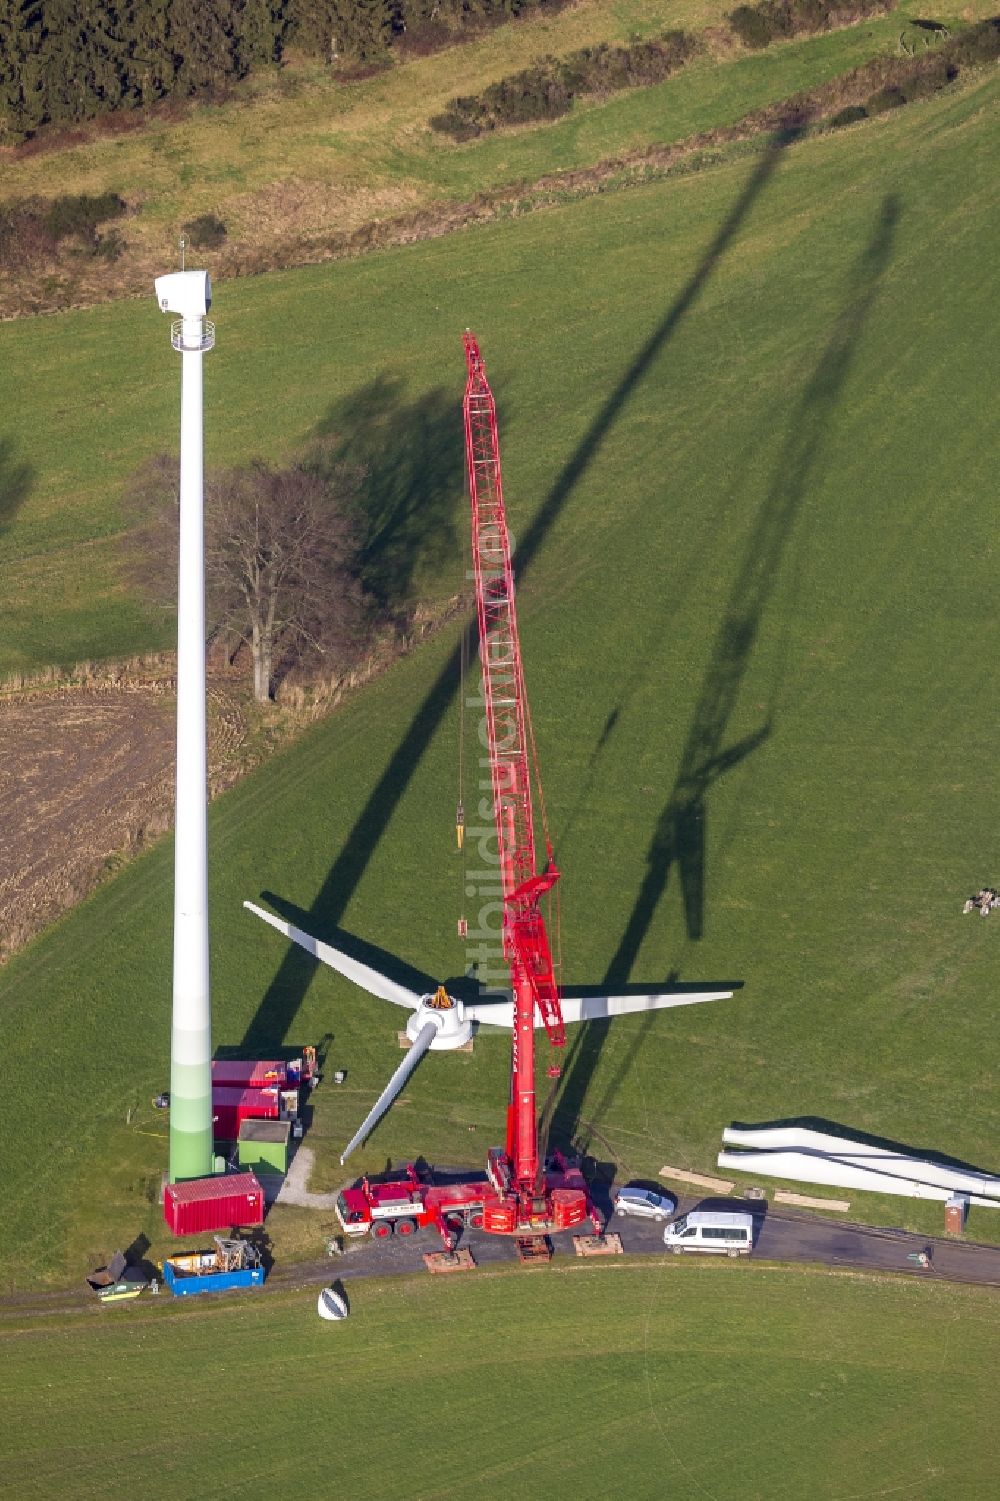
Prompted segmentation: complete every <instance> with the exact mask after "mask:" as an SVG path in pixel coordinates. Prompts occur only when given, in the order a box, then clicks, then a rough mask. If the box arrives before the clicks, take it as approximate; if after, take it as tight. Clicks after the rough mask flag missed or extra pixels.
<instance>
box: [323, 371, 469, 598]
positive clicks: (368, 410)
mask: <svg viewBox="0 0 1000 1501" xmlns="http://www.w3.org/2000/svg"><path fill="white" fill-rule="evenodd" d="M317 436H318V438H319V439H320V440H321V444H320V446H319V448H318V450H317V453H316V456H315V459H314V462H316V463H318V464H319V465H320V466H322V465H323V464H326V463H330V464H332V465H334V466H341V465H344V466H347V467H348V468H350V469H353V470H355V471H357V472H358V473H359V474H360V475H361V476H362V478H361V481H360V485H359V489H358V493H357V496H356V500H355V511H356V515H357V517H358V520H359V523H360V526H361V529H362V541H361V549H360V574H361V581H362V583H363V584H364V587H365V589H366V591H367V592H368V593H369V594H370V595H371V596H372V597H373V598H374V599H375V600H376V601H377V602H378V604H379V606H380V607H381V608H382V609H383V610H389V611H394V610H398V609H401V608H403V607H405V606H406V605H407V604H409V603H410V602H411V600H412V595H413V589H414V583H415V576H416V575H418V574H419V572H420V571H421V570H422V569H424V568H431V567H440V566H442V565H445V564H454V562H455V560H456V558H457V555H458V553H457V535H456V523H457V520H458V511H459V506H460V501H461V495H462V485H463V469H462V421H461V412H460V411H458V410H457V409H456V404H455V400H454V394H453V393H452V392H449V391H446V390H445V389H444V388H443V387H441V386H437V387H435V388H434V389H433V390H431V391H427V392H425V393H423V394H422V395H419V396H416V397H414V398H412V399H408V397H407V393H406V386H405V382H404V381H403V380H402V378H401V377H399V376H395V375H387V374H383V375H378V376H376V378H375V379H374V380H373V381H370V382H369V384H368V385H366V386H362V387H361V388H360V389H359V390H357V391H353V392H351V394H350V395H348V396H345V397H343V398H341V399H340V400H338V401H335V402H334V403H333V404H332V405H331V407H330V408H329V410H328V412H327V413H326V415H325V417H324V418H323V419H322V421H321V422H320V424H319V426H318V428H317Z"/></svg>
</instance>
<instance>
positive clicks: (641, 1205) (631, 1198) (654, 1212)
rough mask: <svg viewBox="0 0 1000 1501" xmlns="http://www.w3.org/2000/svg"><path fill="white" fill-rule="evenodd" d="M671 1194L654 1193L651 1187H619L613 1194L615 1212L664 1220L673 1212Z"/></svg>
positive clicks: (674, 1206)
mask: <svg viewBox="0 0 1000 1501" xmlns="http://www.w3.org/2000/svg"><path fill="white" fill-rule="evenodd" d="M676 1208H677V1200H676V1199H675V1198H674V1196H673V1194H668V1193H654V1192H653V1190H652V1189H651V1188H620V1189H619V1190H618V1192H617V1193H616V1194H615V1214H634V1215H637V1216H640V1217H641V1218H642V1219H647V1220H665V1219H667V1218H668V1217H669V1216H670V1215H672V1214H673V1213H674V1211H675V1210H676Z"/></svg>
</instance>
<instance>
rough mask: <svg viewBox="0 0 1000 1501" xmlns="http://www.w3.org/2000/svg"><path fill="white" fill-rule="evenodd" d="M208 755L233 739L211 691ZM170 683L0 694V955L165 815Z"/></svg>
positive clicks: (229, 749) (220, 752)
mask: <svg viewBox="0 0 1000 1501" xmlns="http://www.w3.org/2000/svg"><path fill="white" fill-rule="evenodd" d="M214 699H215V702H214V709H215V712H214V714H212V715H211V716H210V717H211V718H212V720H213V721H214V723H213V730H212V733H211V741H212V745H211V750H210V763H211V765H212V766H213V768H217V767H218V766H219V765H220V764H221V763H222V762H224V761H225V760H226V759H227V758H229V757H231V755H232V753H233V749H234V745H235V744H236V743H238V741H239V740H240V739H241V738H242V730H243V727H242V720H241V718H240V715H239V713H238V710H237V709H236V708H235V706H234V705H232V704H230V703H228V702H224V701H223V700H222V699H221V697H220V695H218V694H216V695H214ZM173 734H174V696H173V691H172V688H171V686H170V685H166V686H164V685H162V684H156V685H150V686H146V687H137V688H130V689H114V688H102V689H96V690H89V689H71V690H67V691H63V692H53V693H48V694H39V695H33V696H30V697H27V698H17V699H12V700H7V701H0V742H2V744H3V751H4V754H3V758H2V760H0V959H3V958H6V957H8V956H9V955H10V954H11V953H12V952H14V950H15V949H17V948H20V947H21V945H22V944H24V943H25V942H26V941H27V940H28V939H29V938H30V937H32V936H33V934H35V933H37V932H39V931H40V930H41V928H43V927H44V926H45V925H46V924H47V923H49V922H52V921H53V919H54V918H56V917H57V916H59V914H60V913H61V912H64V911H65V910H66V909H67V908H69V907H71V906H72V905H73V904H74V903H75V902H78V901H80V900H81V898H82V897H84V896H86V895H87V894H88V892H90V891H91V890H93V888H94V886H96V885H97V884H98V882H99V881H100V880H101V879H102V878H103V876H105V875H106V874H107V873H108V872H109V871H110V870H112V869H114V867H115V865H116V864H117V863H118V861H119V860H120V859H121V858H122V857H123V856H127V855H129V854H132V853H134V852H135V851H136V850H137V849H139V848H140V847H141V846H142V845H143V844H144V843H146V842H147V841H148V840H150V839H152V838H155V837H157V836H158V835H160V834H162V833H163V832H164V831H165V830H166V829H167V828H169V827H170V825H171V823H172V820H173V764H172V763H173Z"/></svg>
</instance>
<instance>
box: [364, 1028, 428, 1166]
mask: <svg viewBox="0 0 1000 1501" xmlns="http://www.w3.org/2000/svg"><path fill="white" fill-rule="evenodd" d="M437 1034H438V1024H437V1022H436V1021H431V1022H425V1023H424V1025H423V1026H422V1027H421V1028H420V1031H419V1032H418V1033H417V1035H416V1038H415V1040H414V1043H413V1046H412V1047H411V1048H410V1051H409V1052H408V1053H407V1055H406V1057H405V1058H404V1059H403V1061H402V1063H401V1064H400V1065H399V1067H398V1068H397V1070H396V1072H395V1073H394V1074H393V1076H392V1078H391V1079H390V1080H389V1082H388V1084H387V1085H386V1086H385V1088H384V1089H383V1091H382V1093H381V1094H380V1095H379V1097H378V1099H377V1100H376V1101H375V1103H374V1105H373V1106H372V1108H371V1109H370V1110H369V1112H368V1114H367V1115H366V1116H365V1118H364V1120H363V1121H362V1122H361V1125H360V1126H359V1127H358V1129H357V1131H355V1133H354V1135H353V1136H352V1137H351V1139H350V1141H349V1142H348V1143H347V1146H346V1147H345V1148H344V1150H343V1152H342V1153H341V1154H340V1161H341V1164H343V1163H345V1162H346V1161H347V1159H348V1157H350V1155H351V1153H352V1152H353V1151H354V1148H355V1147H356V1146H357V1145H358V1143H359V1142H362V1141H364V1139H365V1137H366V1136H367V1135H368V1133H369V1132H370V1131H371V1129H372V1127H373V1126H374V1125H375V1123H376V1121H378V1120H379V1119H380V1118H381V1117H382V1116H383V1115H384V1114H385V1112H386V1111H387V1110H388V1108H389V1106H390V1105H391V1104H392V1102H393V1100H394V1099H395V1098H396V1096H397V1095H398V1094H399V1091H400V1090H401V1089H402V1087H403V1085H404V1084H405V1083H406V1081H407V1079H408V1078H409V1077H410V1075H411V1074H412V1073H413V1070H414V1069H415V1068H416V1066H417V1064H418V1063H419V1062H420V1060H421V1058H422V1057H423V1056H424V1054H425V1053H426V1051H427V1049H428V1048H429V1047H430V1045H431V1043H432V1042H433V1041H434V1039H435V1037H436V1036H437Z"/></svg>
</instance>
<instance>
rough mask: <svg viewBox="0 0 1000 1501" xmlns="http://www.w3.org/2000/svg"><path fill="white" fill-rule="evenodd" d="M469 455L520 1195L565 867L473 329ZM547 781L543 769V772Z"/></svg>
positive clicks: (511, 1136)
mask: <svg viewBox="0 0 1000 1501" xmlns="http://www.w3.org/2000/svg"><path fill="white" fill-rule="evenodd" d="M464 337H465V360H466V366H467V370H468V379H467V382H466V387H465V400H464V402H463V413H464V417H465V454H466V465H467V470H468V482H469V499H470V503H471V506H472V560H473V569H474V573H475V583H476V607H477V612H478V617H479V653H480V659H481V662H482V672H483V695H484V699H485V703H486V724H487V738H488V751H489V763H490V777H491V780H492V784H493V810H494V816H495V819H496V830H497V848H498V854H499V859H500V874H501V880H502V891H503V951H504V958H505V959H506V961H507V964H508V965H509V967H510V979H511V989H512V991H513V997H514V1041H513V1050H512V1060H511V1094H510V1103H509V1105H508V1111H507V1156H508V1158H509V1161H510V1166H511V1169H512V1173H513V1179H514V1185H515V1186H516V1191H517V1193H518V1194H519V1196H520V1195H528V1194H531V1193H534V1192H537V1190H538V1186H539V1185H538V1167H539V1164H538V1138H537V1124H536V1111H535V1007H536V1006H537V1007H538V1012H539V1015H540V1016H541V1018H542V1021H543V1022H544V1025H545V1030H546V1032H547V1033H548V1036H549V1041H550V1042H551V1043H552V1045H553V1047H562V1046H564V1044H565V1041H566V1033H565V1029H564V1027H563V1018H562V1011H561V1010H560V1006H559V989H558V986H557V984H556V979H555V973H554V970H553V964H552V952H551V949H550V946H549V938H548V933H547V932H546V928H545V920H544V918H543V917H542V914H541V912H540V911H539V907H538V902H539V899H540V898H541V897H542V896H543V895H544V894H545V893H546V892H547V891H549V890H551V888H552V887H553V886H554V885H555V883H556V881H557V880H558V879H559V871H558V870H557V869H556V866H555V863H554V861H553V859H552V849H551V845H550V844H549V842H548V840H547V839H546V868H545V870H544V871H543V872H542V873H541V874H536V870H535V862H536V852H535V830H534V821H533V817H532V802H531V767H530V761H529V754H528V753H529V738H530V729H531V726H530V718H529V710H528V700H527V695H526V693H525V688H524V671H523V668H522V664H521V643H520V637H519V635H518V629H517V609H516V605H515V599H514V573H513V568H512V565H511V554H510V537H509V534H508V531H507V517H506V513H505V510H504V501H503V482H502V479H501V474H500V445H499V440H498V437H497V416H496V404H495V402H494V400H493V392H492V391H491V390H490V386H489V382H488V380H487V379H486V368H485V366H484V364H483V358H482V355H481V354H480V352H479V346H478V344H477V343H476V340H475V338H474V337H473V335H472V334H471V333H466V334H465V336H464ZM536 777H537V768H536Z"/></svg>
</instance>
